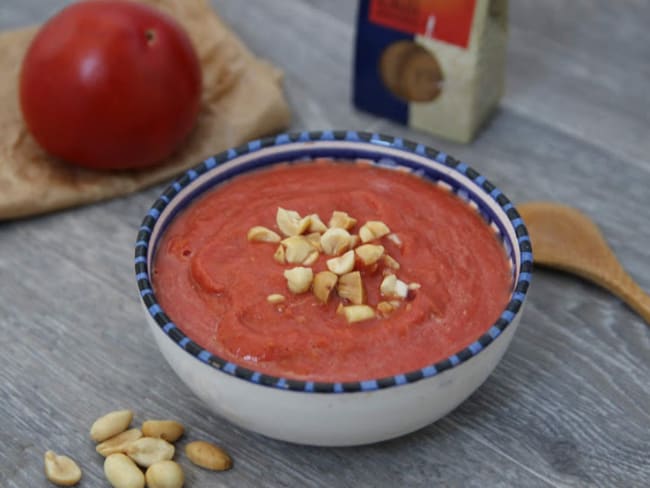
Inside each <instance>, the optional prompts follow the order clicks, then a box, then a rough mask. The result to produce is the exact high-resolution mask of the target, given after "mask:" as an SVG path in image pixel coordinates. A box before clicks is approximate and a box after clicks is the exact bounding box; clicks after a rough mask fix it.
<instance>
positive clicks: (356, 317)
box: [343, 305, 375, 323]
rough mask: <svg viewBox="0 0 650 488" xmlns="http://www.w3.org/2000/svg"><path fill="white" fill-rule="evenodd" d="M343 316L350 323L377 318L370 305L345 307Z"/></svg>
mask: <svg viewBox="0 0 650 488" xmlns="http://www.w3.org/2000/svg"><path fill="white" fill-rule="evenodd" d="M343 314H344V315H345V318H346V319H347V321H348V322H349V323H353V322H361V321H362V320H369V319H372V318H375V310H374V309H373V308H372V307H369V306H368V305H349V306H347V307H343Z"/></svg>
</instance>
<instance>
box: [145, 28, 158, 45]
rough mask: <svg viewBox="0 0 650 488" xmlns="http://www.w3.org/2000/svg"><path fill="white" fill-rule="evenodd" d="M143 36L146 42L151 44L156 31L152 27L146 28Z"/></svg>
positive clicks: (153, 41)
mask: <svg viewBox="0 0 650 488" xmlns="http://www.w3.org/2000/svg"><path fill="white" fill-rule="evenodd" d="M144 35H145V37H146V38H147V44H149V45H151V44H154V43H155V42H156V31H155V30H153V29H147V30H146V31H145V32H144Z"/></svg>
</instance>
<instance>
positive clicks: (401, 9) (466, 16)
mask: <svg viewBox="0 0 650 488" xmlns="http://www.w3.org/2000/svg"><path fill="white" fill-rule="evenodd" d="M475 7H476V0H371V2H370V11H369V19H370V21H371V22H373V23H375V24H379V25H381V26H384V27H389V28H391V29H395V30H398V31H402V32H406V33H408V34H418V35H421V36H425V37H430V38H432V39H437V40H440V41H444V42H448V43H449V44H455V45H456V46H460V47H463V48H467V46H468V45H469V36H470V32H471V30H472V20H473V19H474V8H475Z"/></svg>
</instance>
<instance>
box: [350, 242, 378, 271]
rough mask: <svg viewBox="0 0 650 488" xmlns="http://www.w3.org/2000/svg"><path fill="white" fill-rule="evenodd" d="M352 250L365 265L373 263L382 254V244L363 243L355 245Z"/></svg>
mask: <svg viewBox="0 0 650 488" xmlns="http://www.w3.org/2000/svg"><path fill="white" fill-rule="evenodd" d="M354 252H356V253H357V256H358V257H359V260H360V261H361V262H362V263H363V264H364V265H365V266H370V265H371V264H375V263H376V262H377V261H379V259H380V258H381V257H382V256H383V255H384V246H380V245H378V244H363V245H361V246H359V247H357V248H356V249H355V250H354Z"/></svg>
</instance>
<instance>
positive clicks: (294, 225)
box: [275, 207, 311, 237]
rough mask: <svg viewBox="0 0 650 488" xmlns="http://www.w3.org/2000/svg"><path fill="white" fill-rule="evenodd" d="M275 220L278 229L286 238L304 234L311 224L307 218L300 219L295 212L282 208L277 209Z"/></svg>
mask: <svg viewBox="0 0 650 488" xmlns="http://www.w3.org/2000/svg"><path fill="white" fill-rule="evenodd" d="M275 220H276V223H277V224H278V228H279V229H280V230H281V231H282V233H283V234H284V235H285V236H288V237H290V236H298V235H300V234H304V233H305V231H306V230H307V229H308V228H309V225H310V223H311V219H310V218H309V217H304V218H302V217H300V214H299V213H298V212H296V211H295V210H286V209H284V208H282V207H278V211H277V214H276V216H275Z"/></svg>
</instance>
